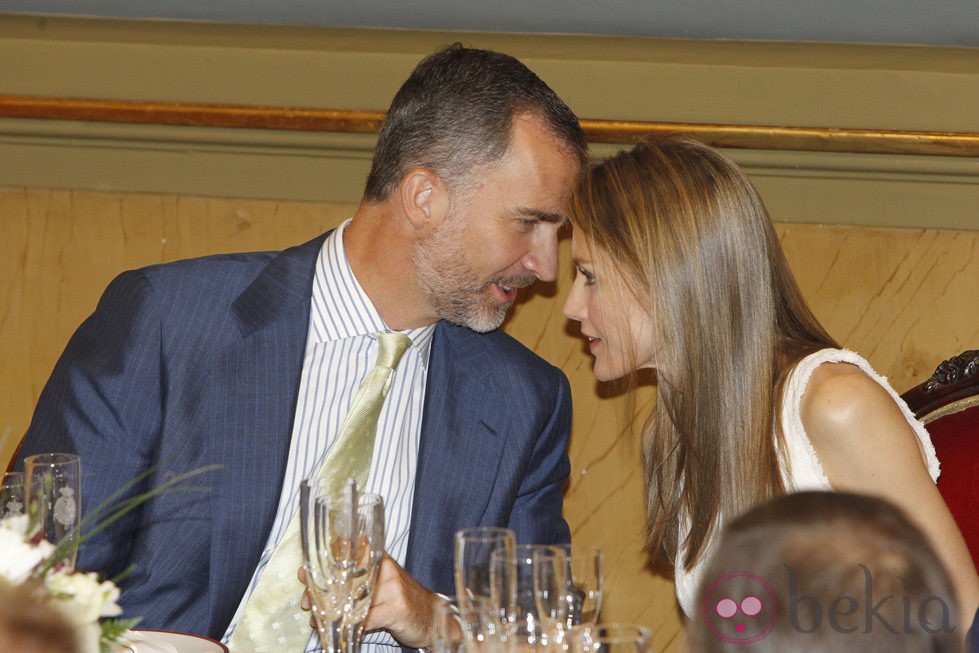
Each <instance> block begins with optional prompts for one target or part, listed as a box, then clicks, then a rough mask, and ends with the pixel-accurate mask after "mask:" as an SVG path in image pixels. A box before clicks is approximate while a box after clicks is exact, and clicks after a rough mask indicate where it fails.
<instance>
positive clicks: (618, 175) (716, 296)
mask: <svg viewBox="0 0 979 653" xmlns="http://www.w3.org/2000/svg"><path fill="white" fill-rule="evenodd" d="M571 221H572V224H573V225H574V227H575V228H576V229H578V230H580V234H581V235H582V236H584V238H585V239H586V242H587V243H588V244H589V245H590V247H591V248H592V251H593V254H594V258H595V265H596V266H600V265H602V264H603V263H604V264H605V265H608V266H611V267H612V268H613V271H614V272H615V273H616V276H618V277H619V278H621V279H623V280H624V282H625V284H626V285H627V286H628V287H629V291H630V292H632V293H633V294H634V295H635V296H636V298H637V299H638V300H639V302H640V305H641V306H648V307H649V311H650V319H652V320H654V325H653V326H654V332H655V333H656V334H657V337H658V338H659V342H658V343H657V360H656V368H657V376H658V380H659V381H658V399H657V402H656V408H655V409H654V411H653V413H652V414H651V415H650V416H649V419H648V420H647V422H646V426H645V428H644V442H645V446H644V458H645V460H644V469H645V477H646V485H647V528H648V535H647V544H648V548H649V551H650V553H651V554H652V556H653V557H654V558H656V559H663V560H666V561H668V562H669V563H671V564H672V563H673V562H674V561H675V560H677V553H678V550H680V551H681V552H682V553H681V555H682V564H683V565H684V567H686V568H688V569H689V568H690V567H692V566H693V564H694V563H695V562H696V561H697V560H698V558H699V557H700V555H701V554H702V552H703V550H704V547H705V546H706V544H707V543H708V542H709V541H710V538H711V536H712V535H713V534H714V532H715V530H716V529H717V528H718V526H719V518H720V517H721V516H722V515H723V516H725V517H726V518H733V517H734V516H736V515H738V514H740V513H741V512H743V511H745V510H747V509H748V508H750V507H751V506H753V505H755V504H757V503H760V502H761V501H764V500H766V499H769V498H771V497H774V496H777V495H779V494H782V493H783V492H784V491H785V488H784V482H783V478H782V472H781V467H780V464H779V461H780V458H781V456H782V453H783V451H782V450H783V448H784V438H783V435H782V432H781V426H780V425H779V423H778V422H779V420H778V415H779V413H780V406H781V388H782V385H783V382H784V378H785V376H786V374H787V372H788V371H789V370H790V369H791V368H792V366H793V365H794V364H795V363H796V362H797V361H798V360H799V359H801V358H802V357H804V356H805V355H807V354H809V353H811V352H813V351H816V350H819V349H822V348H824V347H835V346H837V345H836V343H835V342H834V341H833V339H832V338H831V337H830V336H829V335H828V334H827V333H826V331H825V330H824V329H823V327H822V326H821V325H820V324H819V322H818V321H817V320H816V318H815V317H814V316H813V314H812V312H811V311H810V310H809V308H808V307H807V305H806V302H805V300H804V299H803V297H802V293H801V292H800V290H799V288H798V286H797V284H796V282H795V279H794V278H793V276H792V273H791V271H790V270H789V267H788V264H787V262H786V260H785V256H784V254H783V252H782V248H781V246H780V245H779V242H778V239H777V237H776V234H775V230H774V228H773V226H772V223H771V220H770V219H769V217H768V213H767V211H766V210H765V206H764V204H763V203H762V201H761V199H760V197H759V196H758V193H757V191H756V190H755V188H754V186H753V185H752V184H751V182H750V181H749V180H748V178H747V177H746V176H745V175H744V173H743V172H742V171H741V170H740V169H739V168H738V167H737V166H736V165H735V164H734V163H733V162H732V161H730V160H729V159H727V158H726V157H724V156H723V155H721V154H720V153H718V152H717V151H715V150H713V149H711V148H709V147H707V146H705V145H703V144H701V143H697V142H694V141H690V140H686V139H679V138H673V137H668V136H660V137H653V138H650V139H647V140H645V141H643V142H642V143H640V144H639V145H637V146H636V147H635V148H633V149H632V150H630V151H627V152H621V153H619V154H618V155H616V156H614V157H612V158H610V159H608V160H607V161H605V162H604V163H602V164H600V165H599V166H597V167H596V168H595V169H593V170H592V171H591V172H590V174H588V175H587V176H586V178H585V179H584V180H583V181H582V184H581V185H580V187H579V188H578V190H577V192H576V194H575V196H574V199H573V206H572V218H571ZM598 274H599V276H601V274H602V270H601V268H600V267H599V270H598ZM681 518H682V519H685V520H688V524H689V532H688V534H687V537H686V539H685V541H684V542H680V541H679V539H680V529H679V524H680V519H681ZM684 530H686V529H684ZM681 547H682V548H681Z"/></svg>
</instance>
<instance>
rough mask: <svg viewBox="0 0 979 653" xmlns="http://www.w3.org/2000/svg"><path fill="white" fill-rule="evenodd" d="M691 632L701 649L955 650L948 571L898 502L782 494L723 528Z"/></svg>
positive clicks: (959, 634)
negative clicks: (896, 504) (897, 505)
mask: <svg viewBox="0 0 979 653" xmlns="http://www.w3.org/2000/svg"><path fill="white" fill-rule="evenodd" d="M699 596H700V597H701V603H700V605H699V606H698V610H699V613H698V614H697V618H696V619H695V621H694V624H693V627H692V628H691V632H690V640H691V641H690V644H691V646H690V650H691V651H697V652H698V653H706V652H720V651H732V652H733V651H741V650H744V649H745V647H747V648H748V649H750V650H752V651H772V652H776V651H777V652H779V653H782V652H785V651H799V652H803V651H805V652H806V653H813V652H815V653H821V652H825V653H830V652H833V653H835V652H836V651H889V652H893V653H898V652H904V651H907V652H909V653H910V652H912V651H949V652H953V651H959V650H961V647H962V640H963V637H964V629H962V628H959V627H958V625H957V624H956V622H957V621H958V619H959V611H958V607H957V605H958V604H957V601H956V597H955V590H954V589H953V586H952V582H951V579H950V578H949V575H948V573H947V572H946V570H945V568H944V567H943V566H942V563H941V562H940V561H939V559H938V556H937V554H936V553H935V551H934V549H933V548H932V546H931V543H930V542H929V541H928V538H927V537H926V536H925V535H924V533H922V531H921V530H920V529H919V528H917V527H916V526H914V525H913V524H912V523H911V522H910V521H909V520H908V518H907V517H906V516H905V515H904V513H903V512H901V511H900V510H899V509H898V508H896V507H895V506H893V505H891V504H890V503H887V502H886V501H884V500H882V499H879V498H876V497H869V496H862V495H856V494H849V493H843V492H801V493H798V494H789V495H785V496H782V497H779V498H777V499H774V500H772V501H770V502H768V503H765V504H762V505H761V506H758V507H757V508H754V509H752V510H750V511H748V512H747V513H745V514H744V515H742V516H741V517H739V518H738V519H736V520H735V521H733V522H731V523H730V524H729V525H728V526H727V527H725V529H724V534H723V536H722V538H721V541H720V545H719V547H718V549H717V553H716V554H715V556H714V557H713V559H712V560H711V561H710V563H709V566H708V568H707V570H706V572H705V574H704V580H703V584H702V586H701V589H700V593H699Z"/></svg>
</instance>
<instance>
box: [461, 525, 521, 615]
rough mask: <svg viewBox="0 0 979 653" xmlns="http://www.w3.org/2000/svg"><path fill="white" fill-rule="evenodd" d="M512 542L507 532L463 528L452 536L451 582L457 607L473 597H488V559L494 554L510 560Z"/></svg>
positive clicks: (512, 548)
mask: <svg viewBox="0 0 979 653" xmlns="http://www.w3.org/2000/svg"><path fill="white" fill-rule="evenodd" d="M515 542H516V539H515V536H514V534H513V531H511V530H510V529H508V528H494V527H477V528H465V529H463V530H461V531H458V532H457V533H456V536H455V580H456V595H457V597H458V600H459V604H460V605H461V606H464V605H466V604H467V603H468V601H469V600H470V599H472V598H473V597H477V596H482V597H489V596H490V592H491V584H490V557H491V556H492V555H493V553H494V552H496V551H502V552H503V553H501V555H502V556H504V557H507V558H509V557H512V556H513V550H514V547H515V546H516V544H515Z"/></svg>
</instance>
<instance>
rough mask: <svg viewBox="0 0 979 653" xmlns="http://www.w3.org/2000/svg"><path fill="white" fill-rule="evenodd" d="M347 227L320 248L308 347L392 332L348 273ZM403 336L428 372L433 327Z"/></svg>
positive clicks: (355, 280)
mask: <svg viewBox="0 0 979 653" xmlns="http://www.w3.org/2000/svg"><path fill="white" fill-rule="evenodd" d="M348 224H350V220H346V221H345V222H344V223H343V224H342V225H340V226H339V227H337V228H336V229H334V230H333V232H332V233H330V234H329V235H328V236H327V237H326V239H324V241H323V246H322V248H320V254H319V258H318V259H317V262H316V272H315V273H314V275H313V294H312V305H311V307H310V318H309V343H310V344H313V343H325V342H331V341H335V340H343V339H345V338H354V337H359V336H372V335H373V334H375V333H377V332H378V331H391V329H389V328H388V326H387V325H386V324H384V320H383V319H382V318H381V315H380V313H378V312H377V309H376V308H374V304H373V303H372V302H371V300H370V298H369V297H368V296H367V293H365V292H364V289H363V288H361V286H360V283H359V282H358V281H357V277H356V276H354V273H353V270H352V269H350V262H349V261H348V260H347V253H346V251H344V249H343V232H344V230H345V229H346V228H347V225H348ZM402 333H404V334H405V335H406V336H408V337H409V338H411V342H412V347H413V348H414V349H416V350H417V351H418V355H419V356H420V357H421V361H422V364H423V365H424V366H425V367H426V368H427V367H428V359H429V355H430V353H431V345H432V338H433V336H434V335H435V325H434V324H429V325H428V326H423V327H418V328H416V329H407V330H406V331H403V332H402Z"/></svg>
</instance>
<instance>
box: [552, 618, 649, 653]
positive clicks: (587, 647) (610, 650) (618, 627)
mask: <svg viewBox="0 0 979 653" xmlns="http://www.w3.org/2000/svg"><path fill="white" fill-rule="evenodd" d="M569 640H570V646H569V652H570V653H652V645H651V643H650V632H649V629H648V628H646V627H644V626H637V625H635V624H617V623H610V624H582V625H580V626H575V627H574V628H572V629H571V636H570V638H569Z"/></svg>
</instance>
